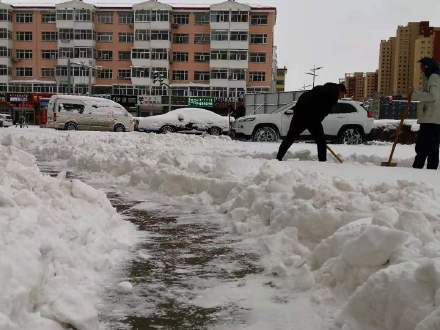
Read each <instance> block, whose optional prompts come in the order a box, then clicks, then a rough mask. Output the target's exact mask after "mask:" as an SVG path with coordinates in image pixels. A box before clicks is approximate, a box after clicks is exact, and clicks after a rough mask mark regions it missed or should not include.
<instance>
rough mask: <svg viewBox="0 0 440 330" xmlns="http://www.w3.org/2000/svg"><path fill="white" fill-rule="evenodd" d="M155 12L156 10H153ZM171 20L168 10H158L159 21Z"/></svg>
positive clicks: (157, 19) (157, 17)
mask: <svg viewBox="0 0 440 330" xmlns="http://www.w3.org/2000/svg"><path fill="white" fill-rule="evenodd" d="M153 13H154V11H153ZM169 20H170V13H169V12H168V11H166V10H157V11H156V21H158V22H168V21H169Z"/></svg>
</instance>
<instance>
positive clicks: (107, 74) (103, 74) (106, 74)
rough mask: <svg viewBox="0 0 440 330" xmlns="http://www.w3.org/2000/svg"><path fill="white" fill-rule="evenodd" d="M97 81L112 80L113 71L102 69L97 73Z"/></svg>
mask: <svg viewBox="0 0 440 330" xmlns="http://www.w3.org/2000/svg"><path fill="white" fill-rule="evenodd" d="M98 78H99V79H112V78H113V70H112V69H103V70H99V71H98Z"/></svg>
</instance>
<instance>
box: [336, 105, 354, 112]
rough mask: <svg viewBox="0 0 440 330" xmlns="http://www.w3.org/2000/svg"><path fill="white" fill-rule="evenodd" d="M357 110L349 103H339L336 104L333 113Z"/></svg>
mask: <svg viewBox="0 0 440 330" xmlns="http://www.w3.org/2000/svg"><path fill="white" fill-rule="evenodd" d="M353 112H356V109H355V108H354V107H353V106H352V105H351V104H348V103H338V104H336V105H335V106H334V107H333V109H332V110H331V113H353Z"/></svg>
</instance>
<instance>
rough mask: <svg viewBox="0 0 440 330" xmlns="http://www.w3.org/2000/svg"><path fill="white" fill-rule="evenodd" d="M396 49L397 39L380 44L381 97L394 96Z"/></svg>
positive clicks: (393, 38) (379, 83) (383, 41)
mask: <svg viewBox="0 0 440 330" xmlns="http://www.w3.org/2000/svg"><path fill="white" fill-rule="evenodd" d="M395 49H396V38H395V37H391V38H390V39H388V40H382V41H381V42H380V51H379V73H378V75H379V76H378V92H379V94H380V95H386V96H388V95H393V76H394V53H395Z"/></svg>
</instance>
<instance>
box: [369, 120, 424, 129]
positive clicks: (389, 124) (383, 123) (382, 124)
mask: <svg viewBox="0 0 440 330" xmlns="http://www.w3.org/2000/svg"><path fill="white" fill-rule="evenodd" d="M399 124H400V120H394V119H378V120H375V121H374V128H386V129H395V128H397V126H399ZM403 125H404V126H409V127H411V132H418V131H419V130H420V124H418V123H417V119H405V120H404V122H403Z"/></svg>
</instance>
